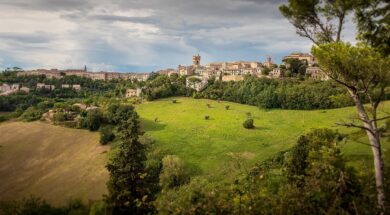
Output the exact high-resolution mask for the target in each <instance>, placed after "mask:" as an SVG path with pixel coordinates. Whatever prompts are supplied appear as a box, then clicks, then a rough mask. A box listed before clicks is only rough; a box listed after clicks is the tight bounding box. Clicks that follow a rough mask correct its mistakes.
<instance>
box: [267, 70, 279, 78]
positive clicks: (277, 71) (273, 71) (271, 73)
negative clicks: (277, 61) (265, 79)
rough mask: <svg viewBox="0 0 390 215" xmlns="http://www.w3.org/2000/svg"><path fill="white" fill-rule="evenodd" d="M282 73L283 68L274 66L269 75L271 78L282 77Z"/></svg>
mask: <svg viewBox="0 0 390 215" xmlns="http://www.w3.org/2000/svg"><path fill="white" fill-rule="evenodd" d="M281 75H282V70H281V69H280V68H274V69H273V70H272V71H271V72H270V73H269V75H268V76H269V77H271V78H280V77H281Z"/></svg>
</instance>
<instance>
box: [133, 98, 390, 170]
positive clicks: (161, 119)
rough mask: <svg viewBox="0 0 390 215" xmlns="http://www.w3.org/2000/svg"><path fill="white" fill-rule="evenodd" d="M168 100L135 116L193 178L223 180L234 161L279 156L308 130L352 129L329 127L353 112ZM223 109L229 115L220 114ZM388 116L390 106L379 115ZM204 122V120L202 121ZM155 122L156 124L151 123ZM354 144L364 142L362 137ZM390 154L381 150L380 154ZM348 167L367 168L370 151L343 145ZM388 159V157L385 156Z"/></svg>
mask: <svg viewBox="0 0 390 215" xmlns="http://www.w3.org/2000/svg"><path fill="white" fill-rule="evenodd" d="M175 99H177V103H176V104H174V103H172V98H170V99H163V100H158V101H153V102H149V103H145V104H142V105H138V106H137V107H136V110H137V112H138V113H139V115H140V116H141V118H142V125H143V128H144V129H145V130H146V132H147V134H149V135H151V136H152V137H153V138H154V139H156V143H157V145H158V146H159V147H160V148H162V149H165V150H167V151H168V152H169V153H170V154H175V155H178V156H179V157H181V158H182V159H183V160H185V161H186V162H187V163H188V164H189V165H190V166H192V167H194V168H196V169H198V173H199V174H205V175H212V176H215V175H220V174H223V175H229V174H230V173H231V172H229V166H231V165H234V164H235V163H237V159H238V160H239V161H240V162H239V163H241V162H243V163H245V164H247V165H246V166H249V165H253V164H254V163H255V162H259V161H262V160H265V159H267V158H269V157H271V156H273V155H275V154H276V153H277V152H279V151H281V150H286V149H288V148H290V147H291V146H293V145H294V144H295V143H296V141H297V138H298V136H299V135H301V134H303V133H304V132H306V131H309V130H310V129H311V128H320V127H327V128H334V129H338V130H339V131H341V132H343V133H347V134H350V133H352V132H356V131H357V129H348V128H344V127H335V123H336V122H340V121H341V120H342V119H343V120H345V121H347V120H348V117H353V116H355V113H356V111H355V109H354V107H349V108H342V109H334V110H314V111H300V110H278V109H277V110H261V109H259V108H257V107H253V106H248V105H242V104H236V103H230V102H220V103H218V102H217V101H212V100H205V99H199V100H195V99H191V98H175ZM207 104H210V105H211V108H208V107H207ZM226 105H229V106H230V109H229V110H225V106H226ZM384 109H386V110H390V102H387V103H385V104H384V105H382V106H381V107H380V110H384ZM248 112H250V114H251V116H252V118H253V119H254V121H255V126H256V128H255V129H253V130H247V129H244V128H243V126H242V123H243V121H244V120H245V119H246V118H247V113H248ZM206 115H208V116H210V120H205V116H206ZM156 118H158V121H157V123H156V122H155V119H156ZM360 136H361V137H359V141H363V142H366V138H365V135H364V134H361V135H360ZM388 148H389V149H390V147H389V145H388V144H384V152H385V154H386V153H387V154H388V152H387V149H388ZM344 151H345V153H346V155H347V158H348V159H351V160H353V161H354V162H353V163H352V164H357V162H365V163H367V165H371V160H370V155H371V151H370V148H369V147H368V146H366V145H363V144H359V143H356V141H352V140H350V141H348V142H347V143H346V145H345V146H344ZM389 156H390V155H389Z"/></svg>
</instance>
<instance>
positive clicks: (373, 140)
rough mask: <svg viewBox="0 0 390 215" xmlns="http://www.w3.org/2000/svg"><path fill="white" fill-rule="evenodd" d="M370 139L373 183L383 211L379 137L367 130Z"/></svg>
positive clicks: (383, 195)
mask: <svg viewBox="0 0 390 215" xmlns="http://www.w3.org/2000/svg"><path fill="white" fill-rule="evenodd" d="M367 135H368V139H369V140H370V144H371V150H372V155H373V156H374V168H375V183H376V191H377V199H378V206H379V208H380V209H381V210H382V211H383V212H384V211H385V204H386V201H385V189H384V163H383V159H382V150H381V145H380V142H379V139H378V138H377V137H375V136H374V135H372V134H371V133H370V132H369V131H367Z"/></svg>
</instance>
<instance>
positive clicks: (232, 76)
mask: <svg viewBox="0 0 390 215" xmlns="http://www.w3.org/2000/svg"><path fill="white" fill-rule="evenodd" d="M287 59H298V60H301V61H304V62H305V64H306V65H307V69H306V74H307V75H308V76H309V77H310V78H311V79H314V80H328V79H329V77H328V76H327V75H326V74H324V73H323V72H322V71H321V69H320V68H319V67H318V66H317V62H316V60H315V58H314V57H313V56H312V55H310V54H304V53H292V54H290V55H288V56H285V57H284V58H283V62H285V61H286V60H287ZM200 62H201V56H200V55H199V54H198V55H195V56H193V57H192V65H189V66H183V65H178V67H177V68H176V69H165V70H160V71H158V73H160V74H166V75H169V76H170V75H172V74H178V75H180V76H186V77H187V81H186V85H187V87H190V88H193V89H195V90H197V91H200V90H202V89H203V88H204V87H205V86H206V85H207V83H208V80H209V79H210V78H211V77H216V78H219V79H220V80H222V81H225V82H228V81H241V80H243V79H244V75H253V76H257V77H266V78H280V77H281V76H282V69H281V67H280V66H278V65H277V64H275V63H273V62H272V59H271V57H267V58H266V61H265V62H257V61H236V62H214V63H209V64H207V65H205V66H203V65H201V63H200ZM284 66H285V67H287V68H288V67H289V65H288V64H285V63H284ZM264 70H267V71H269V72H268V74H266V73H265V72H264ZM17 75H18V76H29V75H45V76H46V77H47V78H62V77H64V76H69V75H75V76H79V77H87V78H91V79H93V80H113V79H124V80H134V79H136V80H138V81H146V80H147V79H148V77H149V75H150V73H118V72H88V71H87V67H86V66H85V68H84V69H83V70H77V69H76V70H75V69H68V70H58V69H50V70H47V69H37V70H30V71H22V72H18V74H17ZM61 87H62V88H72V89H75V90H81V87H80V85H67V84H63V85H62V86H61ZM37 88H38V89H41V88H44V89H50V90H53V89H54V88H55V87H54V85H46V84H42V83H39V84H37ZM18 89H19V90H22V88H18ZM0 90H1V91H2V92H10V91H11V89H7V90H3V89H0ZM13 90H14V91H15V89H13ZM26 90H29V89H28V88H27V89H25V88H24V89H23V91H26ZM140 94H141V89H127V91H126V97H135V96H137V97H138V96H139V95H140Z"/></svg>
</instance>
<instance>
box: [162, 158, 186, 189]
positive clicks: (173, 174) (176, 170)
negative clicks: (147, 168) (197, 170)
mask: <svg viewBox="0 0 390 215" xmlns="http://www.w3.org/2000/svg"><path fill="white" fill-rule="evenodd" d="M162 165H163V167H162V171H161V174H160V185H161V187H162V188H163V189H167V188H168V189H170V188H174V187H179V186H181V185H184V184H186V183H188V182H189V180H190V174H189V172H188V171H187V170H186V168H185V165H184V162H183V161H182V160H181V159H180V158H179V157H178V156H175V155H167V156H165V157H164V158H163V159H162Z"/></svg>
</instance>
